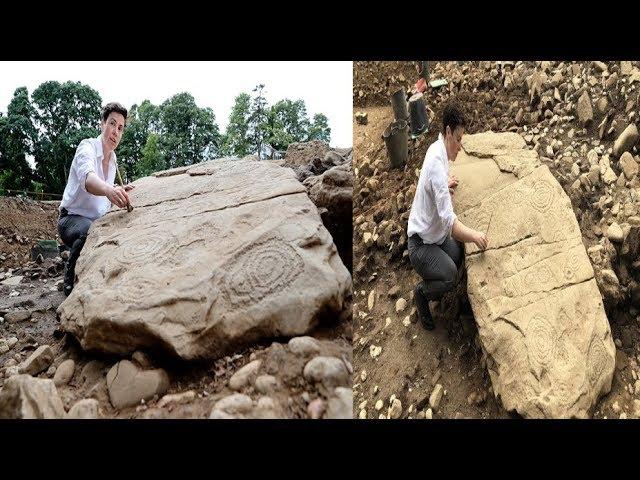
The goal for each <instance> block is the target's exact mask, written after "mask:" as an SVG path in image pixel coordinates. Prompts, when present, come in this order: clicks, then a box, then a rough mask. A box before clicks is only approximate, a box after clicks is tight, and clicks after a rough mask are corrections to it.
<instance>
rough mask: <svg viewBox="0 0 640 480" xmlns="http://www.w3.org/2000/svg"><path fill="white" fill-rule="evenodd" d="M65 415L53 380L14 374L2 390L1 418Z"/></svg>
mask: <svg viewBox="0 0 640 480" xmlns="http://www.w3.org/2000/svg"><path fill="white" fill-rule="evenodd" d="M11 368H15V367H11ZM64 415H65V411H64V406H63V404H62V400H61V399H60V397H59V396H58V391H57V390H56V387H55V385H54V384H53V381H52V380H48V379H42V378H34V377H32V376H30V375H12V376H10V377H9V378H8V380H7V381H6V382H5V383H4V386H3V388H2V390H0V419H22V418H25V419H36V418H38V419H53V418H63V417H64Z"/></svg>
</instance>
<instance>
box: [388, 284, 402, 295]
mask: <svg viewBox="0 0 640 480" xmlns="http://www.w3.org/2000/svg"><path fill="white" fill-rule="evenodd" d="M399 294H400V287H399V286H398V285H394V286H393V287H391V288H390V289H389V291H388V292H387V295H388V296H389V297H390V298H396V297H397V296H398V295H399Z"/></svg>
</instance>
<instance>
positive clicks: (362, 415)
mask: <svg viewBox="0 0 640 480" xmlns="http://www.w3.org/2000/svg"><path fill="white" fill-rule="evenodd" d="M358 418H359V419H360V420H366V419H367V411H366V410H364V409H363V410H360V414H359V415H358Z"/></svg>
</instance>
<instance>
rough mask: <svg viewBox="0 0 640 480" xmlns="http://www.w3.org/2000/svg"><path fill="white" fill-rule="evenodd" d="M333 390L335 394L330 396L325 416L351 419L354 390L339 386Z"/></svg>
mask: <svg viewBox="0 0 640 480" xmlns="http://www.w3.org/2000/svg"><path fill="white" fill-rule="evenodd" d="M333 392H334V396H332V397H331V398H329V401H328V405H327V411H326V413H325V414H324V418H327V419H332V420H338V419H344V420H346V419H348V420H351V419H352V418H353V390H351V389H350V388H345V387H337V388H336V389H335V390H334V391H333Z"/></svg>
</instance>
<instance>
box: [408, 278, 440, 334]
mask: <svg viewBox="0 0 640 480" xmlns="http://www.w3.org/2000/svg"><path fill="white" fill-rule="evenodd" d="M413 296H414V298H415V301H416V307H417V308H418V316H419V317H420V323H422V326H423V327H424V328H425V329H427V330H433V329H434V328H436V324H435V322H434V321H433V316H431V311H429V300H427V298H426V297H425V296H424V294H423V293H422V289H421V288H420V284H418V285H416V288H415V289H414V290H413Z"/></svg>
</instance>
